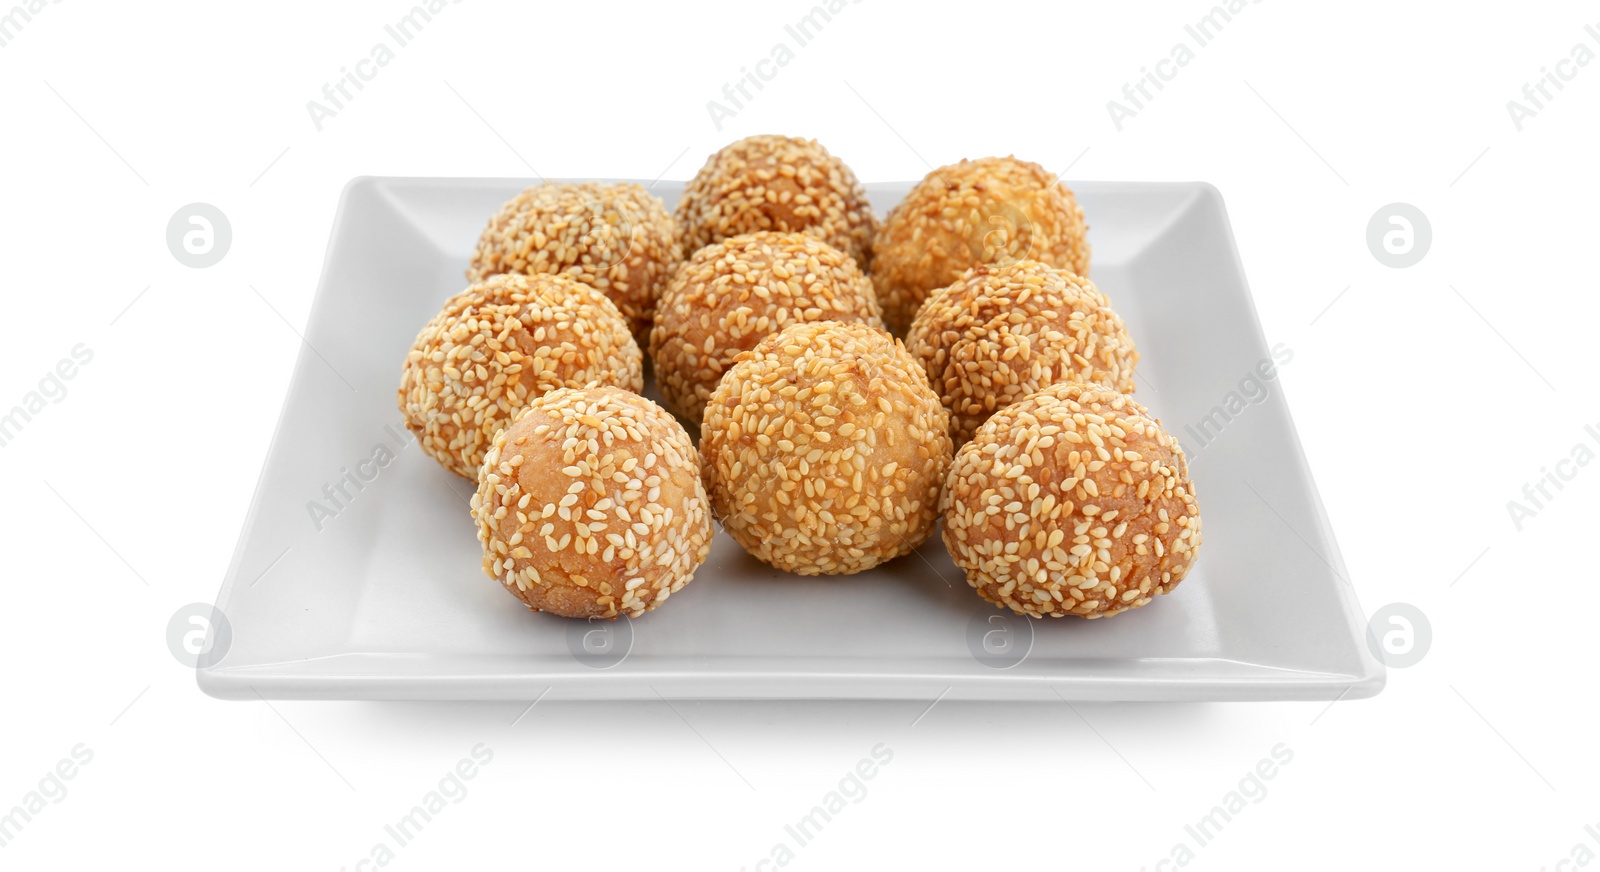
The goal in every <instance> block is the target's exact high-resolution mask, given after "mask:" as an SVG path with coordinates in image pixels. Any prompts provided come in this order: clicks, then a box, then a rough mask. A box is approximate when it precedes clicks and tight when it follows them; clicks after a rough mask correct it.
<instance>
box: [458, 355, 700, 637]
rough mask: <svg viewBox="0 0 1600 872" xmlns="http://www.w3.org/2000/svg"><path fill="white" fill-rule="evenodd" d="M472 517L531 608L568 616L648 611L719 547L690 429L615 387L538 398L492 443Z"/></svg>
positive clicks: (495, 564) (491, 555) (493, 564)
mask: <svg viewBox="0 0 1600 872" xmlns="http://www.w3.org/2000/svg"><path fill="white" fill-rule="evenodd" d="M472 516H473V518H474V519H475V520H476V521H477V524H478V541H479V542H480V543H481V544H482V545H483V571H484V573H485V574H486V575H488V576H489V577H490V578H493V579H496V580H498V581H499V582H500V583H501V584H502V585H503V586H504V587H505V589H506V590H507V591H509V592H511V593H512V594H513V595H515V596H516V597H517V599H520V600H522V602H523V603H524V604H526V605H527V606H528V608H530V609H532V610H534V611H548V612H553V613H555V614H558V615H562V616H564V617H569V618H590V617H593V618H616V617H617V616H619V615H627V616H628V617H630V618H636V617H639V616H640V615H642V614H644V613H645V612H647V611H650V610H651V609H654V608H656V607H657V606H659V605H661V604H662V603H664V602H666V601H667V598H668V597H669V596H671V595H672V594H673V593H676V592H677V591H678V590H680V589H682V588H683V586H684V585H686V584H688V583H689V581H690V580H691V579H692V578H693V577H694V571H695V569H696V568H698V567H699V566H700V564H702V563H704V562H705V559H706V555H708V554H709V553H710V552H711V537H712V533H713V531H712V527H711V515H710V512H709V510H708V503H707V500H706V493H705V488H704V486H703V484H702V482H701V475H700V456H699V455H698V454H696V453H695V450H694V445H693V444H691V443H690V441H689V434H688V433H685V432H684V429H683V427H682V426H681V425H680V424H678V422H677V421H675V420H673V418H672V416H671V415H669V414H667V412H666V410H664V409H662V408H661V407H660V406H657V405H656V404H655V403H652V402H650V401H649V400H647V399H645V398H643V397H641V396H638V395H637V394H633V393H630V392H628V391H624V390H622V389H620V388H614V387H600V388H590V389H586V390H572V389H565V388H564V389H559V390H554V391H551V392H550V393H547V394H545V395H543V396H541V397H539V398H537V399H535V400H534V401H533V402H532V403H531V404H530V405H529V406H528V408H527V410H526V411H525V412H524V413H523V414H522V415H521V416H520V417H518V418H517V420H516V421H515V423H513V424H512V425H511V426H510V427H507V428H506V429H505V430H504V431H502V432H501V433H500V434H499V435H498V436H496V437H495V440H494V444H493V445H492V446H491V447H490V448H489V451H488V454H487V455H486V456H485V458H484V463H483V469H482V470H481V474H480V476H479V481H478V491H477V493H476V494H474V495H473V497H472Z"/></svg>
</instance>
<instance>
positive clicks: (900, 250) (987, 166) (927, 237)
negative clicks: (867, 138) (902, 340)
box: [872, 157, 1089, 335]
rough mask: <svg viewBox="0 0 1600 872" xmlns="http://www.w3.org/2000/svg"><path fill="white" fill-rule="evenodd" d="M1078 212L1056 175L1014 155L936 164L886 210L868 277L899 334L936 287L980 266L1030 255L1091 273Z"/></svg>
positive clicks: (1080, 213)
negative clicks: (886, 214)
mask: <svg viewBox="0 0 1600 872" xmlns="http://www.w3.org/2000/svg"><path fill="white" fill-rule="evenodd" d="M1087 232H1088V226H1087V225H1085V224H1084V223H1083V210H1081V209H1079V208H1078V201H1077V200H1076V199H1075V198H1074V197H1073V196H1072V192H1071V191H1070V190H1068V189H1067V186H1066V185H1063V184H1061V182H1060V180H1058V179H1057V178H1056V177H1055V174H1053V173H1050V172H1048V171H1046V170H1045V168H1044V167H1042V166H1039V165H1038V164H1036V163H1029V162H1028V161H1023V160H1017V159H1016V158H1014V157H985V158H979V159H978V160H963V161H961V162H960V163H957V164H951V165H950V166H945V167H940V168H939V169H936V170H934V171H933V172H931V173H928V175H927V177H926V178H924V179H923V180H922V181H921V182H919V183H917V186H916V187H915V188H912V189H911V193H909V194H907V195H906V198H905V199H904V200H901V201H900V203H899V204H898V205H896V206H895V207H894V209H892V210H891V211H890V212H889V217H888V218H886V219H884V222H883V226H882V227H881V228H879V230H878V235H877V239H876V240H875V241H874V243H873V257H874V260H873V266H872V280H873V282H874V283H875V284H876V285H877V287H878V300H879V302H881V303H882V304H883V319H884V320H885V321H886V322H888V324H889V329H890V330H892V331H894V332H895V333H896V334H897V335H898V334H900V333H902V332H903V331H904V330H905V329H906V326H907V325H909V324H910V323H911V319H912V318H914V317H916V314H917V309H918V307H920V306H921V305H922V301H923V299H924V298H926V297H927V295H928V293H929V292H930V291H932V290H933V289H934V288H942V287H944V286H945V285H948V284H950V283H951V282H953V281H955V280H956V279H958V278H960V277H961V274H962V273H964V272H966V271H967V270H968V269H970V268H972V267H974V266H976V265H978V264H980V263H993V262H996V261H1000V260H1005V259H1008V258H1024V257H1025V258H1031V259H1033V260H1038V261H1043V262H1044V263H1047V264H1050V265H1051V266H1055V267H1060V268H1062V269H1067V270H1071V271H1072V272H1074V273H1077V274H1078V275H1080V276H1087V275H1088V274H1089V242H1088V240H1087V239H1086V238H1085V234H1086V233H1087Z"/></svg>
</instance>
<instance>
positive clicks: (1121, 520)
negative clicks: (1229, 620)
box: [941, 382, 1200, 618]
mask: <svg viewBox="0 0 1600 872" xmlns="http://www.w3.org/2000/svg"><path fill="white" fill-rule="evenodd" d="M941 505H942V507H943V510H944V544H945V547H947V548H948V549H949V550H950V557H951V559H953V560H954V561H955V562H956V565H957V566H959V567H961V568H962V569H964V570H966V573H967V583H968V584H970V585H972V586H973V587H974V588H976V589H977V591H978V595H979V596H982V597H983V598H984V599H986V600H988V601H989V602H992V603H996V604H998V605H1002V606H1006V607H1007V608H1010V609H1011V610H1012V611H1014V612H1016V613H1018V614H1023V615H1030V616H1032V617H1036V618H1037V617H1045V616H1049V617H1052V618H1059V617H1062V616H1063V615H1079V616H1081V617H1087V618H1103V617H1106V616H1109V615H1115V614H1117V613H1118V612H1122V611H1126V610H1127V609H1133V608H1138V607H1139V606H1142V605H1145V604H1146V603H1148V602H1150V598H1151V597H1153V596H1155V595H1156V594H1158V593H1169V592H1170V591H1171V590H1172V589H1173V588H1174V587H1177V586H1178V582H1180V581H1182V580H1183V577H1184V576H1185V575H1186V574H1188V572H1189V567H1191V566H1193V565H1194V559H1195V555H1196V553H1197V552H1198V550H1199V548H1200V507H1199V505H1198V504H1197V503H1196V502H1195V497H1194V485H1193V483H1191V482H1190V481H1189V467H1188V464H1187V463H1186V462H1185V461H1184V457H1183V449H1182V448H1181V447H1180V446H1179V445H1178V441H1177V440H1176V439H1174V438H1172V436H1171V434H1169V433H1167V431H1166V430H1163V429H1162V428H1161V423H1160V422H1159V421H1157V420H1156V419H1155V418H1153V417H1151V416H1150V413H1149V412H1148V411H1146V410H1145V408H1144V407H1143V406H1141V405H1139V404H1138V403H1136V402H1134V401H1133V399H1132V398H1131V397H1129V396H1128V395H1126V394H1122V393H1118V392H1116V391H1114V390H1111V389H1110V388H1106V387H1103V386H1101V385H1095V384H1083V383H1079V382H1059V383H1057V384H1053V385H1050V386H1049V387H1047V388H1045V389H1044V390H1041V391H1039V392H1038V393H1036V394H1033V395H1031V396H1029V397H1027V398H1025V399H1023V400H1022V401H1021V402H1019V403H1015V404H1013V405H1010V406H1007V407H1006V408H1004V409H1001V410H1000V411H998V412H996V413H995V414H994V417H992V418H990V419H989V421H988V423H986V424H984V425H983V426H982V427H980V428H978V433H977V435H976V436H974V437H973V439H972V441H971V442H968V443H967V444H966V446H965V447H963V448H962V449H961V451H960V452H958V453H957V454H956V459H955V462H954V463H953V464H951V466H950V477H949V480H948V481H947V482H946V484H945V491H944V497H943V499H942V502H941Z"/></svg>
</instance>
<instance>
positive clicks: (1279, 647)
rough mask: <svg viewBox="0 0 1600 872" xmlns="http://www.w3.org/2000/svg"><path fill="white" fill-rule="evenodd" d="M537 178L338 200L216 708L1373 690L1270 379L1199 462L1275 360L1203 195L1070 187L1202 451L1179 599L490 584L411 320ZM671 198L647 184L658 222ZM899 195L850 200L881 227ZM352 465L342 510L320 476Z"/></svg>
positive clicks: (1120, 186) (235, 583)
mask: <svg viewBox="0 0 1600 872" xmlns="http://www.w3.org/2000/svg"><path fill="white" fill-rule="evenodd" d="M525 184H526V182H525V181H523V180H514V179H412V178H360V179H356V180H354V181H352V182H351V183H350V185H349V186H347V187H346V189H345V191H344V194H343V196H342V199H341V201H340V204H339V210H338V215H337V217H336V218H335V221H334V228H333V236H332V240H331V243H330V245H329V249H328V255H327V262H326V264H325V266H324V269H323V275H322V281H321V285H320V286H319V287H318V289H317V295H316V300H315V303H314V305H313V307H312V310H311V317H310V323H309V324H308V325H307V327H306V330H305V338H306V345H305V346H304V347H302V349H301V354H300V357H299V360H298V363H297V364H296V366H295V372H294V377H293V381H292V382H291V385H290V388H289V394H288V399H287V401H286V402H285V405H284V410H283V415H282V418H281V419H280V421H279V423H278V429H277V433H276V435H275V436H274V438H273V442H272V447H271V450H270V451H269V453H268V456H267V461H266V464H265V467H264V468H263V470H262V475H261V480H260V483H259V484H258V486H257V489H256V494H255V498H254V501H253V503H252V505H251V507H250V511H249V514H248V517H247V519H246V521H245V527H244V531H243V533H242V534H241V536H240V539H239V545H238V548H237V550H236V551H235V554H234V558H233V562H232V565H231V566H230V567H229V569H228V574H227V577H226V579H225V580H224V582H223V586H222V592H221V594H220V596H219V598H218V601H217V606H218V607H219V608H220V609H221V610H222V611H223V613H224V614H225V615H226V616H227V618H228V621H229V624H230V626H231V630H232V639H231V645H229V647H228V648H227V649H226V654H225V656H224V657H223V658H222V659H221V660H220V662H217V663H215V664H213V665H210V666H206V667H203V668H202V669H200V671H199V681H200V686H201V688H202V689H204V690H205V692H206V693H209V694H212V695H214V696H219V697H227V698H245V699H250V698H254V697H255V696H256V695H257V694H260V695H261V696H263V697H269V698H325V699H499V700H505V699H518V700H531V699H534V698H535V697H537V696H539V695H540V694H541V693H544V692H545V691H547V690H550V691H551V695H552V698H569V699H570V698H580V699H639V698H645V699H650V698H654V697H655V696H656V695H657V694H659V695H661V696H663V697H667V698H701V699H796V698H818V699H823V698H828V699H929V700H931V699H933V698H935V697H938V696H940V695H941V694H943V695H944V696H945V697H947V698H950V699H969V700H978V699H981V700H1002V699H1006V700H1043V699H1054V698H1056V694H1059V695H1060V696H1062V697H1065V698H1068V699H1075V700H1076V699H1082V700H1220V699H1332V698H1335V697H1339V696H1341V695H1344V696H1349V697H1363V696H1371V695H1373V694H1375V693H1377V692H1378V691H1379V690H1380V689H1381V688H1382V687H1383V680H1384V678H1383V668H1382V666H1381V665H1379V663H1378V662H1377V661H1376V660H1375V659H1374V658H1373V656H1372V655H1371V653H1370V652H1369V651H1368V649H1367V646H1366V645H1365V644H1364V635H1365V630H1364V620H1363V619H1362V617H1361V616H1362V612H1361V610H1360V607H1359V606H1358V605H1357V603H1356V599H1355V596H1354V593H1353V591H1352V589H1351V586H1350V583H1349V582H1348V580H1347V578H1348V576H1347V574H1346V573H1345V572H1344V569H1343V563H1342V561H1341V559H1340V557H1339V551H1338V548H1337V546H1336V545H1335V544H1334V539H1333V533H1332V531H1331V530H1330V529H1329V526H1328V522H1327V518H1326V517H1325V516H1324V514H1323V510H1322V506H1321V503H1320V501H1319V499H1318V497H1317V493H1316V487H1315V485H1314V484H1313V483H1312V480H1311V477H1310V473H1309V471H1308V470H1307V468H1306V463H1305V459H1304V457H1303V455H1302V453H1301V450H1300V445H1299V441H1298V439H1297V438H1296V436H1295V431H1294V426H1293V424H1292V423H1291V422H1290V419H1289V413H1288V409H1287V408H1286V406H1285V405H1284V402H1283V399H1282V392H1281V390H1279V389H1278V385H1277V383H1276V382H1275V381H1268V382H1265V384H1266V385H1267V388H1268V392H1267V393H1266V394H1265V396H1264V398H1262V399H1260V401H1259V402H1256V403H1247V404H1245V406H1244V408H1243V409H1242V410H1241V409H1240V408H1239V406H1238V405H1237V404H1235V405H1234V406H1233V411H1234V412H1235V414H1233V415H1232V416H1231V420H1229V421H1227V422H1226V424H1225V426H1223V427H1222V428H1221V432H1220V433H1216V432H1215V430H1216V424H1215V422H1218V421H1220V420H1221V419H1220V418H1217V417H1215V416H1213V417H1212V418H1211V420H1212V422H1213V423H1212V424H1208V425H1206V428H1205V432H1206V433H1207V434H1208V435H1210V437H1211V439H1210V442H1209V444H1206V445H1204V447H1201V446H1200V442H1199V440H1197V439H1196V437H1195V435H1194V433H1192V432H1190V430H1189V429H1188V428H1190V427H1191V426H1198V425H1199V424H1200V423H1201V422H1202V421H1203V420H1204V419H1206V418H1207V416H1208V415H1212V414H1213V407H1217V406H1225V405H1226V404H1227V399H1228V394H1229V393H1230V392H1231V391H1238V390H1240V382H1241V381H1242V380H1245V379H1247V378H1248V377H1250V375H1251V373H1252V372H1253V371H1255V370H1256V368H1257V367H1258V365H1259V364H1260V363H1261V362H1262V361H1267V360H1270V359H1271V352H1270V351H1269V349H1268V348H1267V346H1266V343H1265V341H1264V339H1263V338H1262V335H1261V328H1260V325H1259V324H1258V322H1257V320H1256V314H1255V309H1254V307H1253V305H1252V303H1251V299H1250V293H1249V290H1248V289H1247V287H1246V285H1245V279H1244V273H1243V268H1242V266H1241V265H1240V262H1239V257H1238V253H1237V251H1236V250H1235V248H1234V243H1233V237H1232V232H1231V230H1230V228H1229V225H1228V219H1227V215H1226V213H1225V212H1224V210H1223V205H1222V198H1221V196H1220V195H1219V194H1218V193H1217V191H1216V189H1214V188H1212V187H1210V186H1209V185H1205V184H1199V183H1185V184H1145V183H1104V182H1101V183H1091V182H1083V183H1079V184H1076V185H1074V186H1073V188H1074V190H1075V191H1076V193H1077V195H1078V198H1079V201H1080V202H1081V204H1082V206H1083V210H1084V213H1085V215H1086V216H1087V217H1088V220H1089V223H1090V225H1091V228H1092V229H1091V231H1090V240H1091V242H1092V243H1093V245H1094V254H1093V267H1092V270H1091V271H1092V274H1093V278H1094V281H1095V283H1096V284H1097V285H1098V286H1099V287H1100V288H1101V289H1102V290H1103V291H1105V292H1106V294H1108V295H1109V296H1110V298H1111V300H1112V302H1113V303H1114V304H1115V306H1116V307H1117V309H1118V310H1119V311H1120V312H1121V314H1122V316H1123V318H1124V319H1125V320H1126V321H1127V324H1128V327H1129V329H1130V330H1131V331H1132V334H1133V337H1134V340H1135V341H1136V342H1137V343H1138V347H1139V351H1140V354H1141V361H1140V364H1139V376H1140V381H1139V388H1138V391H1137V394H1136V396H1137V398H1138V399H1139V401H1140V402H1142V403H1144V404H1146V405H1147V406H1149V407H1150V409H1151V410H1152V411H1153V412H1154V413H1155V414H1156V415H1157V416H1159V417H1160V418H1161V420H1162V421H1163V422H1164V423H1165V424H1166V425H1167V427H1168V429H1169V430H1171V431H1172V432H1173V433H1174V434H1176V435H1178V437H1179V438H1180V440H1181V441H1182V442H1183V443H1184V446H1185V448H1186V449H1188V450H1190V451H1191V452H1192V454H1191V462H1192V471H1193V476H1194V479H1195V484H1196V490H1197V494H1198V496H1199V499H1200V505H1201V512H1202V516H1203V517H1204V522H1205V544H1204V546H1203V548H1202V549H1201V554H1200V559H1199V562H1198V564H1197V565H1196V567H1195V569H1194V571H1193V572H1192V573H1191V574H1190V576H1189V578H1188V579H1187V580H1186V581H1185V582H1184V583H1183V584H1182V585H1181V586H1179V588H1178V589H1177V591H1176V592H1174V593H1173V594H1171V595H1168V596H1165V597H1159V598H1157V599H1156V601H1155V602H1153V603H1152V604H1150V605H1149V606H1147V607H1145V608H1142V609H1138V610H1135V611H1132V612H1128V613H1125V614H1122V615H1120V616H1117V617H1115V618H1111V619H1109V620H1098V621H1084V620H1078V619H1062V620H1047V621H1030V620H1026V619H1022V618H1012V617H1010V616H1009V615H1010V613H1009V612H1005V613H1002V612H1000V611H998V610H996V609H995V608H994V607H993V606H991V605H989V604H987V603H985V602H983V601H981V600H980V599H979V598H978V596H977V595H976V593H974V592H973V591H972V590H971V589H970V588H968V587H967V585H966V583H965V581H964V580H963V579H962V577H961V572H960V571H959V570H958V569H956V567H955V566H954V564H952V563H951V562H950V559H949V557H948V555H946V553H945V550H944V546H943V544H942V543H941V541H940V539H939V537H938V536H937V535H935V536H934V537H933V538H932V539H931V540H929V542H928V543H927V544H926V545H924V546H923V548H922V549H921V550H920V552H919V553H917V554H913V555H907V556H906V557H903V558H900V559H899V560H896V561H893V562H891V563H889V564H886V565H884V566H882V567H879V568H878V569H876V570H874V571H872V572H867V573H863V574H860V575H855V576H849V577H843V578H800V577H796V576H782V575H781V574H780V573H779V572H777V571H776V570H773V569H771V568H769V567H767V566H765V565H764V564H761V563H759V562H757V561H756V560H755V559H753V558H751V557H749V556H747V555H746V554H745V553H744V552H743V551H742V550H740V548H739V547H738V545H737V544H735V543H734V542H733V540H732V539H730V538H729V537H728V536H727V535H725V534H719V535H718V537H717V540H716V544H715V545H714V547H713V548H712V552H711V557H710V559H709V560H708V561H707V562H706V563H705V565H704V566H702V567H701V568H700V570H699V571H698V572H697V573H696V574H695V579H694V581H693V583H691V584H690V585H689V586H687V587H686V588H684V589H683V591H682V592H680V593H678V594H676V595H674V596H673V598H672V601H671V602H670V603H669V604H667V606H665V607H663V608H662V609H661V610H659V611H656V612H651V613H649V614H647V615H645V616H644V617H642V618H639V619H637V620H634V621H627V620H621V621H617V622H615V623H606V622H598V623H593V624H587V623H585V622H581V621H568V620H565V619H562V618H558V617H552V616H550V615H544V614H535V613H531V612H529V611H528V610H527V609H526V608H524V607H523V606H522V604H521V603H519V602H518V601H517V600H516V599H514V598H513V597H511V596H508V595H507V594H506V593H505V591H504V590H502V589H501V587H500V585H499V584H497V583H495V582H494V581H493V580H491V579H489V578H487V577H485V576H484V575H483V573H482V571H481V570H480V569H479V549H478V543H477V540H476V538H475V529H474V526H473V522H472V519H471V517H470V516H469V514H468V506H467V500H468V497H469V495H470V493H471V490H472V488H471V487H470V486H469V484H468V483H467V482H465V481H463V480H460V479H457V478H455V477H454V476H452V475H450V474H449V473H447V472H445V471H444V469H442V468H441V467H440V466H439V465H438V464H436V463H435V462H434V461H433V460H432V459H431V458H429V457H427V456H426V455H424V454H423V453H422V451H421V450H420V449H419V448H418V447H417V446H416V444H415V443H414V442H410V441H409V439H408V438H407V437H405V436H404V434H405V429H404V427H403V426H402V425H401V423H400V414H399V411H398V409H397V408H396V404H395V390H396V385H397V384H398V383H399V377H400V365H401V362H402V360H403V359H404V356H405V352H406V350H407V349H408V348H409V347H410V344H411V342H412V340H413V339H414V338H415V336H416V333H417V331H418V329H419V328H420V327H421V326H422V325H423V324H424V323H425V322H426V321H427V320H428V318H430V317H431V316H432V315H433V314H434V312H435V311H436V310H437V309H438V308H439V306H440V305H441V304H442V303H443V301H444V300H445V299H446V298H447V297H449V296H450V295H452V294H454V293H456V292H458V291H460V290H461V289H462V288H463V287H464V286H465V279H464V278H463V272H464V270H465V268H466V263H467V258H468V256H469V254H470V253H471V251H472V248H473V244H474V242H475V241H476V239H477V236H478V234H479V232H480V231H481V230H482V229H483V226H484V224H485V222H486V221H487V220H488V216H489V215H490V214H491V213H493V212H494V210H495V209H496V208H497V207H498V206H499V205H500V204H501V203H502V202H503V201H505V200H506V199H508V198H509V197H511V196H512V195H513V194H515V193H516V192H517V191H518V190H520V189H521V188H522V187H524V185H525ZM682 187H683V185H682V183H680V182H661V183H659V184H657V185H655V186H654V189H653V190H654V193H656V194H657V195H659V196H660V197H662V198H663V199H664V200H665V201H666V202H667V206H668V207H669V208H671V207H672V206H674V205H675V203H676V201H677V199H678V195H679V192H680V191H681V190H682ZM909 189H910V184H909V183H897V184H879V185H869V186H868V192H869V195H870V196H871V198H872V201H873V203H874V204H875V206H876V207H877V209H878V211H879V213H880V214H882V213H883V212H886V211H887V209H888V208H889V207H890V206H891V205H893V204H894V203H896V202H898V201H899V200H900V198H901V197H902V196H904V194H905V193H906V192H907V191H908V190H909ZM1261 393H1262V392H1259V391H1255V390H1253V389H1252V390H1250V392H1249V394H1250V395H1251V396H1261ZM1195 432H1199V430H1198V429H1197V430H1195ZM390 456H392V460H391V459H388V458H389V457H390ZM347 471H348V472H349V474H350V476H351V478H349V479H345V483H344V484H343V485H342V487H343V489H344V491H345V492H346V494H348V497H342V496H339V495H338V494H337V493H336V492H333V489H331V488H329V487H328V486H329V485H330V484H336V483H338V482H339V480H340V479H341V478H343V477H344V476H345V475H346V472H347ZM362 479H370V481H361V480H362ZM352 480H356V481H359V484H360V486H359V489H358V488H357V487H356V486H355V485H354V484H351V483H350V482H351V481H352ZM330 492H333V493H334V499H336V500H337V503H335V502H334V501H332V500H330V498H329V497H328V496H327V494H328V493H330ZM313 504H316V505H320V506H321V507H322V511H320V512H319V511H314V510H313V509H312V508H311V506H312V505H313ZM335 510H336V511H335ZM619 658H620V659H619Z"/></svg>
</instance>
